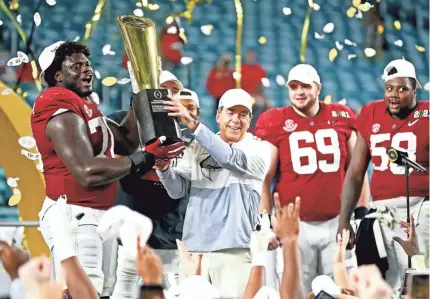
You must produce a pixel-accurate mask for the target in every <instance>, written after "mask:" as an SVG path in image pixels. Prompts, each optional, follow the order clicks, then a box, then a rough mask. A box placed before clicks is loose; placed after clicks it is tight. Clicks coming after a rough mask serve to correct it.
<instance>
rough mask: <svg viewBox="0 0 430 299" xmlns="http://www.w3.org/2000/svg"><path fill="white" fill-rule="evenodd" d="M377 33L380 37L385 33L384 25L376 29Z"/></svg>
mask: <svg viewBox="0 0 430 299" xmlns="http://www.w3.org/2000/svg"><path fill="white" fill-rule="evenodd" d="M376 32H377V33H378V34H379V35H382V33H384V25H378V28H377V29H376Z"/></svg>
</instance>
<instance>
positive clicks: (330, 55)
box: [328, 48, 338, 62]
mask: <svg viewBox="0 0 430 299" xmlns="http://www.w3.org/2000/svg"><path fill="white" fill-rule="evenodd" d="M337 54H338V52H337V50H336V49H335V48H332V49H330V52H328V59H329V60H330V61H331V62H333V61H334V60H335V59H336V57H337Z"/></svg>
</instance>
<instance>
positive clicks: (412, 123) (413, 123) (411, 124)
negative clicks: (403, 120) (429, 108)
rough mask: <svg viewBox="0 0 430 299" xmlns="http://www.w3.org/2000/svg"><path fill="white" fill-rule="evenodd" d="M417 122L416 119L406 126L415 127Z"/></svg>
mask: <svg viewBox="0 0 430 299" xmlns="http://www.w3.org/2000/svg"><path fill="white" fill-rule="evenodd" d="M417 121H419V119H417V120H416V121H413V122H409V123H408V126H409V127H410V126H413V125H415V123H416V122H417Z"/></svg>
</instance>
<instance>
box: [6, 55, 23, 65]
mask: <svg viewBox="0 0 430 299" xmlns="http://www.w3.org/2000/svg"><path fill="white" fill-rule="evenodd" d="M21 63H22V60H21V58H18V57H14V58H11V59H9V61H8V62H7V66H18V65H20V64H21Z"/></svg>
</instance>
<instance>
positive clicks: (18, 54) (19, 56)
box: [16, 51, 30, 63]
mask: <svg viewBox="0 0 430 299" xmlns="http://www.w3.org/2000/svg"><path fill="white" fill-rule="evenodd" d="M16 54H17V56H18V58H19V59H21V60H22V62H24V63H27V62H29V61H30V60H29V59H28V56H27V54H25V53H24V52H21V51H18V52H17V53H16Z"/></svg>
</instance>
